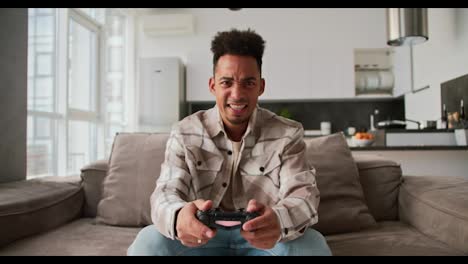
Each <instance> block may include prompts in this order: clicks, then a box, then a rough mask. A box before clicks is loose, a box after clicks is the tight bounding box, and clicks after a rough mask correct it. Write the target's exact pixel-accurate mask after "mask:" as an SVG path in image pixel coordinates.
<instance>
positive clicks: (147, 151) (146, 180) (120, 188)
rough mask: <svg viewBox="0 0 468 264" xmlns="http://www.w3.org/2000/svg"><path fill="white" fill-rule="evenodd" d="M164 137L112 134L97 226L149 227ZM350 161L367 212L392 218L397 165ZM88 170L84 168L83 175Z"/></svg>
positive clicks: (361, 159)
mask: <svg viewBox="0 0 468 264" xmlns="http://www.w3.org/2000/svg"><path fill="white" fill-rule="evenodd" d="M168 137H169V134H150V133H120V134H119V135H118V136H116V138H115V141H114V146H113V149H112V154H111V157H110V159H109V164H108V171H107V175H106V177H105V179H104V181H103V188H102V191H103V193H102V198H101V199H100V198H97V197H93V200H95V201H97V200H99V203H98V205H97V220H98V222H101V223H105V224H111V225H121V226H122V225H123V226H144V225H147V224H150V223H151V216H150V204H149V197H150V195H151V193H152V191H153V190H154V188H155V185H156V180H157V178H158V177H159V173H160V167H161V163H162V162H163V160H164V152H165V149H166V142H167V139H168ZM354 158H355V160H356V162H357V168H358V171H359V180H360V182H361V184H362V188H363V192H364V196H365V200H366V201H367V205H368V207H369V211H370V213H371V214H372V215H373V216H374V218H375V219H376V220H377V221H380V220H396V219H397V218H398V210H397V204H398V203H397V196H398V188H399V184H400V181H401V169H400V166H399V165H398V164H396V163H395V162H393V161H389V160H385V159H383V158H379V157H377V156H373V155H372V156H362V155H358V156H355V157H354ZM126 168H132V170H131V171H128V169H127V170H126ZM92 169H93V168H90V167H88V168H86V169H84V170H83V172H84V173H86V171H87V170H92ZM84 181H85V186H86V181H89V179H88V180H87V179H86V177H84ZM321 191H327V190H321ZM85 193H86V190H85ZM87 195H88V194H87ZM99 196H100V195H99ZM321 202H323V200H322V201H321ZM129 216H131V217H129Z"/></svg>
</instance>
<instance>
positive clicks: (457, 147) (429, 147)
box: [350, 146, 468, 151]
mask: <svg viewBox="0 0 468 264" xmlns="http://www.w3.org/2000/svg"><path fill="white" fill-rule="evenodd" d="M350 149H351V150H352V151H360V150H361V151H369V150H370V151H372V150H376V151H382V150H388V151H392V150H468V146H394V147H387V146H368V147H350Z"/></svg>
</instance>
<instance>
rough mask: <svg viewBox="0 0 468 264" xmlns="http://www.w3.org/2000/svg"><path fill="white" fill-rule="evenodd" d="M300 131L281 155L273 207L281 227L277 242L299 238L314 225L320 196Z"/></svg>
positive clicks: (316, 219) (300, 129)
mask: <svg viewBox="0 0 468 264" xmlns="http://www.w3.org/2000/svg"><path fill="white" fill-rule="evenodd" d="M303 136H304V129H303V128H302V126H301V127H299V128H298V129H297V131H296V132H295V133H294V135H293V136H292V140H291V142H290V143H289V144H288V145H287V146H286V147H285V148H284V152H283V153H282V165H281V170H280V186H281V187H280V191H279V192H280V202H279V203H277V204H276V205H275V206H273V210H274V211H275V213H276V215H277V216H278V219H279V221H280V225H281V238H280V240H279V241H280V242H285V241H289V240H293V239H296V238H298V237H300V236H301V235H302V234H303V233H304V231H305V230H306V228H308V227H309V226H311V225H313V224H315V223H317V221H318V216H317V208H318V205H319V201H320V195H319V194H320V193H319V190H318V188H317V184H316V181H315V169H314V168H313V167H312V166H311V165H310V164H309V163H308V162H307V159H306V144H305V142H304V139H303Z"/></svg>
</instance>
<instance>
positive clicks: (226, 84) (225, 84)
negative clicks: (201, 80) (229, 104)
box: [220, 81, 231, 86]
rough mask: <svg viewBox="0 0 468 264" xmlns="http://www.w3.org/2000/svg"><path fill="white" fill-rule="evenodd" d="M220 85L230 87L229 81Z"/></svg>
mask: <svg viewBox="0 0 468 264" xmlns="http://www.w3.org/2000/svg"><path fill="white" fill-rule="evenodd" d="M220 84H221V86H231V82H230V81H221V82H220Z"/></svg>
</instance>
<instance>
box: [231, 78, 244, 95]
mask: <svg viewBox="0 0 468 264" xmlns="http://www.w3.org/2000/svg"><path fill="white" fill-rule="evenodd" d="M231 97H232V98H234V99H240V98H242V85H241V84H240V83H238V82H234V84H233V85H232V89H231Z"/></svg>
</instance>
